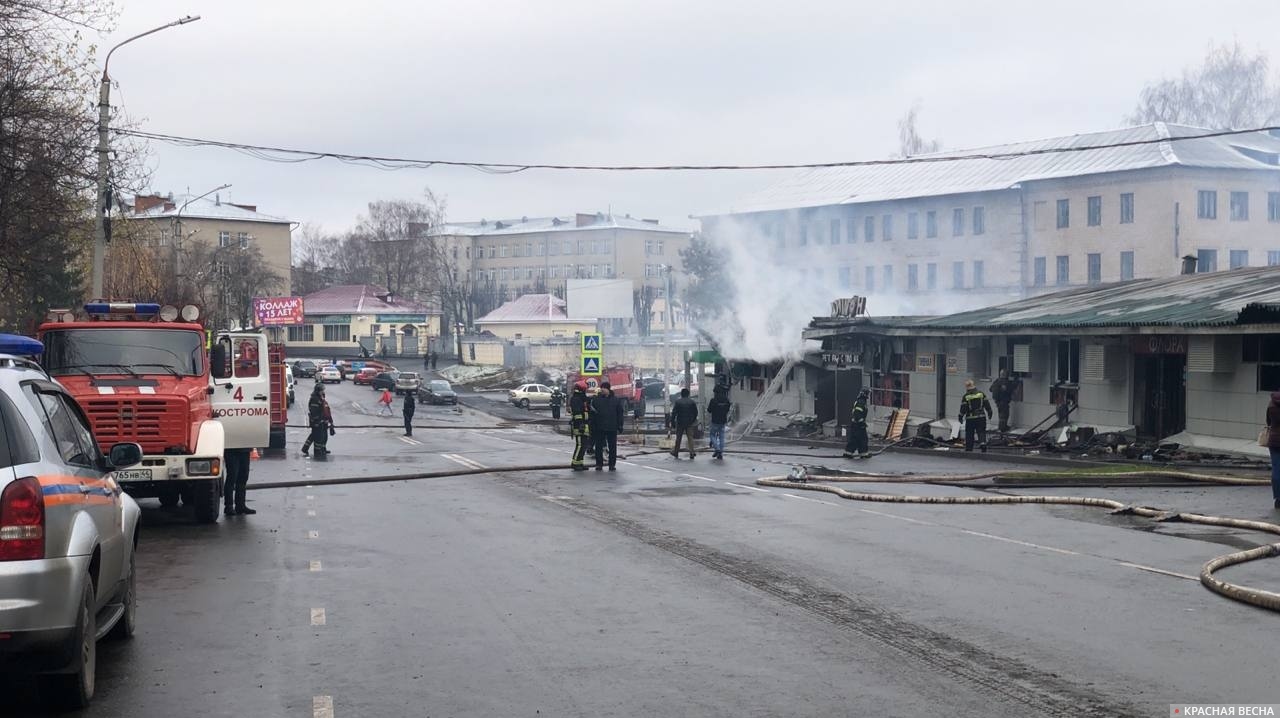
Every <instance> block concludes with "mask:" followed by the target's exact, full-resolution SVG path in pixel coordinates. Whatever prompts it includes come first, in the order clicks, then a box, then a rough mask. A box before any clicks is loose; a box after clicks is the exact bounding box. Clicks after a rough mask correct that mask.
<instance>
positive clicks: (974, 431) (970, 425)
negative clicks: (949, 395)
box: [960, 379, 993, 454]
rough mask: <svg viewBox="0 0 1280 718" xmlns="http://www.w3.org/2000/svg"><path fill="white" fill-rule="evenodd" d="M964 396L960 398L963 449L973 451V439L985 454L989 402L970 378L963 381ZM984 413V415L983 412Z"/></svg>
mask: <svg viewBox="0 0 1280 718" xmlns="http://www.w3.org/2000/svg"><path fill="white" fill-rule="evenodd" d="M964 389H965V392H964V396H963V397H961V398H960V423H962V424H964V450H965V451H973V440H974V438H975V437H977V439H978V445H979V446H980V447H981V449H982V452H983V453H984V454H985V453H986V451H987V419H990V418H991V414H992V413H993V412H992V411H991V402H989V401H987V395H986V394H983V393H982V391H981V390H979V389H978V388H977V387H976V386H975V385H974V383H973V380H972V379H970V380H968V381H966V382H965V383H964ZM984 412H985V413H986V415H985V416H984V415H983V413H984Z"/></svg>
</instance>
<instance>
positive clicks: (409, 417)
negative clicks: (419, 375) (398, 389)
mask: <svg viewBox="0 0 1280 718" xmlns="http://www.w3.org/2000/svg"><path fill="white" fill-rule="evenodd" d="M415 394H417V392H415V391H413V390H412V389H410V390H409V391H406V392H405V393H404V410H403V412H402V413H403V414H404V435H405V436H413V414H414V412H416V411H417V410H418V398H417V397H416V396H414V395H415Z"/></svg>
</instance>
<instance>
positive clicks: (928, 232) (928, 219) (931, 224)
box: [924, 210, 938, 239]
mask: <svg viewBox="0 0 1280 718" xmlns="http://www.w3.org/2000/svg"><path fill="white" fill-rule="evenodd" d="M924 236H925V237H926V238H928V239H933V238H934V237H937V236H938V213H937V212H934V211H933V210H929V211H928V212H925V213H924Z"/></svg>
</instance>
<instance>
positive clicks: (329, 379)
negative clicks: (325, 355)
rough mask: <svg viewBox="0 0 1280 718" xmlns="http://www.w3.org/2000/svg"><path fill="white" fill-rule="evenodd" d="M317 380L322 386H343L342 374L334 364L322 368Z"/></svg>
mask: <svg viewBox="0 0 1280 718" xmlns="http://www.w3.org/2000/svg"><path fill="white" fill-rule="evenodd" d="M316 379H317V380H318V381H319V382H320V383H322V384H329V383H334V384H341V383H342V372H341V371H339V370H338V367H336V366H334V365H333V364H327V365H325V366H322V367H320V373H319V374H317V375H316Z"/></svg>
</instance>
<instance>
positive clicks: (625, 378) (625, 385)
mask: <svg viewBox="0 0 1280 718" xmlns="http://www.w3.org/2000/svg"><path fill="white" fill-rule="evenodd" d="M633 376H635V369H634V368H632V367H631V366H630V365H627V364H614V365H612V366H608V367H605V369H604V371H603V372H602V373H601V375H600V376H583V375H582V374H579V373H578V372H576V371H575V372H569V377H568V381H567V382H566V383H567V384H568V385H569V387H570V389H572V388H573V385H574V384H577V383H578V382H580V381H581V382H584V383H586V385H587V396H595V395H596V392H597V391H599V390H600V384H601V383H602V382H606V381H607V382H609V388H611V389H613V393H614V395H615V396H617V397H618V398H619V399H622V403H623V406H625V407H626V410H627V411H630V410H631V402H633V401H635V399H636V388H635V387H636V385H635V382H634V381H632V377H633Z"/></svg>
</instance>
